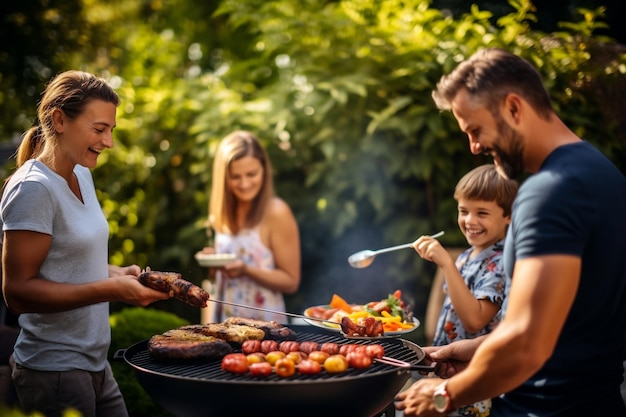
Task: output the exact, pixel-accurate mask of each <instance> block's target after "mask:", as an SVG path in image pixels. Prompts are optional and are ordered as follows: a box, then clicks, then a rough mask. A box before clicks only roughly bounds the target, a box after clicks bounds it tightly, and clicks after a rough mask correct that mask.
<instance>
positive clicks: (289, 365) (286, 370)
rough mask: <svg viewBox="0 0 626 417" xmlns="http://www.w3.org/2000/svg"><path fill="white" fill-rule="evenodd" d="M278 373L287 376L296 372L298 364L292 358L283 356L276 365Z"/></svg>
mask: <svg viewBox="0 0 626 417" xmlns="http://www.w3.org/2000/svg"><path fill="white" fill-rule="evenodd" d="M274 367H275V368H276V375H278V376H280V377H283V378H286V377H289V376H292V375H293V374H295V373H296V364H295V363H293V361H292V360H291V359H287V358H283V359H279V360H277V361H276V364H275V365H274Z"/></svg>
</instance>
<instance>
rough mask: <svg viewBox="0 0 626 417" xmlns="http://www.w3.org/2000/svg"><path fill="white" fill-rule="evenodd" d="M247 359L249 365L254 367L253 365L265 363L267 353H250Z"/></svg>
mask: <svg viewBox="0 0 626 417" xmlns="http://www.w3.org/2000/svg"><path fill="white" fill-rule="evenodd" d="M246 359H248V364H249V365H252V364H253V363H259V362H265V353H262V352H254V353H248V354H247V355H246Z"/></svg>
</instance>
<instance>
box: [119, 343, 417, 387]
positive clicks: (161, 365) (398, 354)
mask: <svg viewBox="0 0 626 417" xmlns="http://www.w3.org/2000/svg"><path fill="white" fill-rule="evenodd" d="M296 340H297V341H298V342H303V341H307V340H308V341H315V342H318V343H319V344H320V345H321V344H322V343H326V342H332V343H337V344H339V345H344V344H351V343H354V344H362V345H368V344H372V343H379V344H381V345H382V346H383V347H384V348H385V356H387V357H391V358H394V359H400V360H403V361H406V362H409V363H412V364H417V363H418V362H419V361H420V359H421V356H418V354H417V353H416V351H414V350H413V349H412V348H411V347H410V346H409V343H410V342H406V341H404V342H403V341H402V340H399V339H377V340H373V341H370V340H360V339H346V338H343V337H338V336H336V335H334V334H321V333H306V332H298V335H297V339H296ZM143 347H144V348H143V349H138V350H137V351H136V352H132V349H131V352H130V354H129V356H127V357H126V359H127V361H128V363H129V364H131V365H132V366H134V367H135V368H137V369H139V370H142V371H144V372H149V373H155V374H160V375H163V376H166V377H171V378H183V379H190V380H201V381H213V382H215V381H219V382H225V383H229V382H233V383H237V384H241V383H246V382H248V383H268V384H271V383H276V384H281V383H283V384H285V383H288V384H293V383H294V382H295V383H297V382H298V381H306V382H307V383H309V382H311V381H316V380H326V379H330V378H332V380H333V381H336V380H341V379H346V380H349V379H354V378H359V377H360V376H362V375H366V374H367V375H371V374H380V373H389V372H399V373H402V372H410V371H408V370H406V369H402V368H398V367H395V366H392V365H386V364H381V363H377V362H374V363H373V364H372V366H371V367H369V368H367V369H353V368H349V369H348V370H347V371H346V372H343V373H341V374H330V373H327V372H325V371H322V372H321V373H319V374H316V375H302V374H299V373H297V372H296V374H295V375H293V376H291V377H289V378H283V377H279V376H277V375H275V374H272V375H271V376H267V377H252V376H250V375H248V374H233V373H230V372H225V371H223V370H222V369H221V361H219V360H217V361H211V362H207V361H189V360H185V361H167V362H164V361H157V360H155V359H153V358H152V357H151V356H150V354H149V352H148V350H147V343H145V344H144V345H143ZM235 351H236V352H240V351H241V350H240V349H236V350H235ZM127 353H129V352H127Z"/></svg>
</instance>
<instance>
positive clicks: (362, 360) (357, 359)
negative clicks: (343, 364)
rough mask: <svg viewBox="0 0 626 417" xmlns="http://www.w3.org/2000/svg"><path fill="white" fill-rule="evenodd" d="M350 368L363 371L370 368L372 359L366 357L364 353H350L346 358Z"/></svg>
mask: <svg viewBox="0 0 626 417" xmlns="http://www.w3.org/2000/svg"><path fill="white" fill-rule="evenodd" d="M346 359H347V360H348V363H349V364H350V366H351V367H352V368H355V369H365V368H369V367H370V366H372V358H370V357H369V356H367V355H366V354H365V352H358V351H352V352H350V353H348V356H347V357H346Z"/></svg>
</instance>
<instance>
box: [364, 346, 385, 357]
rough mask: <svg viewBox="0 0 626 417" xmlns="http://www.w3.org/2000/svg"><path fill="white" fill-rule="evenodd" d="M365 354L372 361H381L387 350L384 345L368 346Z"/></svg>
mask: <svg viewBox="0 0 626 417" xmlns="http://www.w3.org/2000/svg"><path fill="white" fill-rule="evenodd" d="M365 353H366V354H367V356H369V357H370V358H372V359H374V358H378V359H380V358H382V357H383V356H385V348H384V347H383V345H379V344H374V345H367V347H366V348H365Z"/></svg>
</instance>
